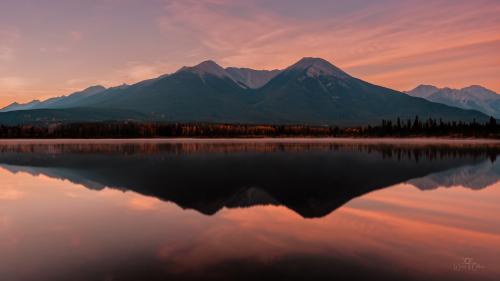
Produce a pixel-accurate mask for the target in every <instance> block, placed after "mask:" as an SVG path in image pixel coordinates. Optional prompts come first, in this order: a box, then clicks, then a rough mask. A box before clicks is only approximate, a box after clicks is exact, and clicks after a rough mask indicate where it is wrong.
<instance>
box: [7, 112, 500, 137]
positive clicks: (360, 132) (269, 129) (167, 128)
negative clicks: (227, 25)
mask: <svg viewBox="0 0 500 281" xmlns="http://www.w3.org/2000/svg"><path fill="white" fill-rule="evenodd" d="M170 137H171V138H173V137H207V138H222V137H225V138H231V137H457V138H469V137H472V138H498V137H500V125H498V124H497V121H496V119H495V118H493V117H492V118H490V120H489V121H488V122H485V123H480V122H476V121H472V122H462V121H448V122H445V121H443V120H438V119H427V120H425V121H422V120H420V119H419V117H418V116H416V117H415V119H413V120H410V119H407V120H402V119H400V118H398V119H397V120H395V121H393V120H382V122H381V124H380V125H376V126H370V125H369V126H358V127H338V126H308V125H272V124H269V125H256V124H213V123H139V122H95V123H69V124H65V123H60V124H45V125H17V126H4V125H0V138H170Z"/></svg>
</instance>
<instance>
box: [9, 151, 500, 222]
mask: <svg viewBox="0 0 500 281" xmlns="http://www.w3.org/2000/svg"><path fill="white" fill-rule="evenodd" d="M499 151H500V148H499V147H496V146H493V147H489V146H467V145H462V146H449V145H417V146H408V145H399V146H397V145H380V144H379V145H369V144H338V143H265V142H263V143H261V142H249V143H229V144H227V143H210V142H191V143H159V144H151V143H150V144H141V143H129V144H47V145H44V144H20V145H17V144H14V145H12V144H11V145H6V146H1V147H0V165H1V166H3V167H4V168H6V169H8V170H10V171H12V172H19V171H24V172H28V173H31V174H33V175H37V174H44V175H47V176H49V177H54V178H59V179H67V180H70V181H71V182H73V183H78V184H82V185H84V186H86V187H88V188H91V189H103V188H105V187H111V188H117V189H121V190H132V191H135V192H138V193H140V194H144V195H149V196H154V197H157V198H159V199H161V200H165V201H172V202H175V203H176V204H177V205H179V206H181V207H182V208H186V209H187V208H189V209H195V210H197V211H199V212H201V213H203V214H207V215H211V214H214V213H216V212H217V211H219V210H220V209H222V208H224V207H228V208H234V207H247V206H252V205H260V204H264V205H265V204H272V205H284V206H286V207H287V208H289V209H292V210H294V211H295V212H297V213H298V214H300V215H301V216H303V217H306V218H312V217H323V216H325V215H328V214H329V213H330V212H332V211H333V210H335V209H336V208H338V207H339V206H341V205H343V204H344V203H346V202H348V201H349V200H351V199H352V198H354V197H357V196H360V195H362V194H365V193H368V192H370V191H373V190H377V189H380V188H384V187H388V186H391V185H394V184H397V183H401V182H405V181H409V182H411V183H413V184H414V185H415V186H416V187H418V188H420V189H430V188H433V187H434V188H435V187H437V186H439V185H449V184H450V181H451V184H455V185H456V184H465V185H468V187H470V188H482V187H485V186H487V185H489V184H492V183H494V182H495V181H496V180H497V179H498V177H499V174H500V171H499V167H498V165H497V164H496V163H497V162H496V161H495V159H496V155H497V153H498V152H499ZM489 163H494V165H490V164H489ZM476 167H477V168H476ZM483 174H484V176H482V177H479V176H480V175H483ZM454 175H461V176H462V178H460V179H458V178H457V177H455V176H454ZM457 180H460V182H455V181H457Z"/></svg>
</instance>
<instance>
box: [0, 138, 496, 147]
mask: <svg viewBox="0 0 500 281" xmlns="http://www.w3.org/2000/svg"><path fill="white" fill-rule="evenodd" d="M92 143H96V144H136V143H150V144H176V143H213V144H226V143H227V144H231V143H304V144H307V143H311V144H329V143H331V144H343V143H346V144H353V143H358V144H408V145H415V144H495V145H496V144H498V145H500V139H486V138H477V139H476V138H436V137H429V138H426V137H415V138H321V137H278V138H271V137H263V138H102V139H0V145H5V144H8V145H12V144H92Z"/></svg>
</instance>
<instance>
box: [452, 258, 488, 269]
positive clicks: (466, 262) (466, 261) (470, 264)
mask: <svg viewBox="0 0 500 281" xmlns="http://www.w3.org/2000/svg"><path fill="white" fill-rule="evenodd" d="M484 268H485V266H484V265H481V264H479V263H477V262H475V261H474V259H473V258H469V257H467V258H463V259H462V262H461V263H457V264H454V265H453V270H454V271H460V272H465V271H478V270H481V269H484Z"/></svg>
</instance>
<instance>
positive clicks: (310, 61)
mask: <svg viewBox="0 0 500 281" xmlns="http://www.w3.org/2000/svg"><path fill="white" fill-rule="evenodd" d="M287 70H300V71H306V75H307V76H309V77H318V76H322V75H326V76H336V77H339V78H346V77H349V74H347V73H345V72H344V71H342V70H341V69H340V68H338V67H336V66H335V65H333V64H331V63H330V62H329V61H327V60H324V59H322V58H313V57H305V58H302V59H301V60H299V61H298V62H297V63H295V64H294V65H292V66H290V67H289V68H288V69H287Z"/></svg>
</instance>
